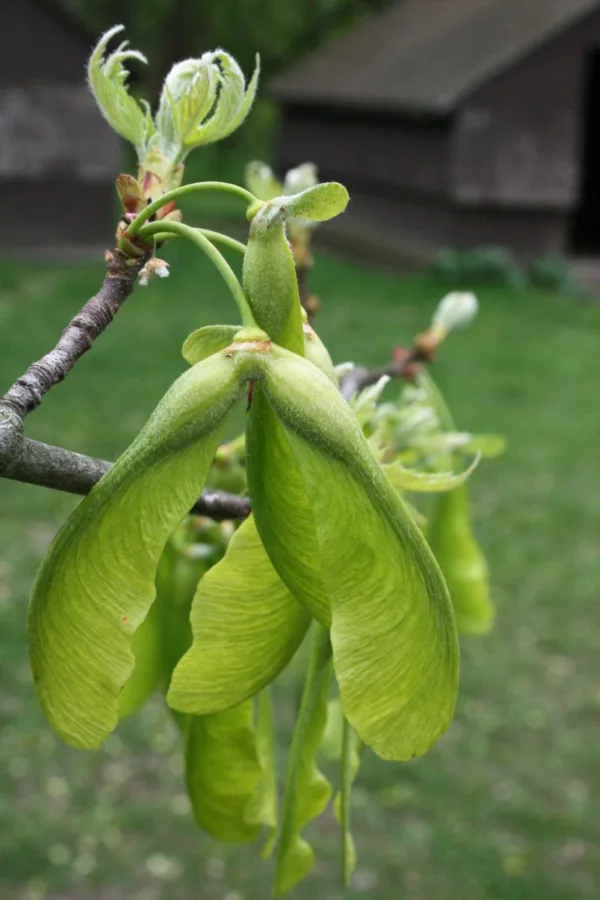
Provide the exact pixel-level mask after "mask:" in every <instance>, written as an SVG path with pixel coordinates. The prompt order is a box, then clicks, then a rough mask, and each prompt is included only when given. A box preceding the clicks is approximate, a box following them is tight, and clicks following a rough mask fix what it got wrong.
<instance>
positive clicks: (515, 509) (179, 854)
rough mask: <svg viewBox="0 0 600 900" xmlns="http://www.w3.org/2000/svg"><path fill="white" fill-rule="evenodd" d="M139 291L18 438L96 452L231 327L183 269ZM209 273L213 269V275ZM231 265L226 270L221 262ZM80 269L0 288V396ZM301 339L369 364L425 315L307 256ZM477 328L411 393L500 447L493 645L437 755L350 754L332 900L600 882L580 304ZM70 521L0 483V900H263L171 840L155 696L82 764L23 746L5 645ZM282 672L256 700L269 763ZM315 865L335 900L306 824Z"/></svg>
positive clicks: (218, 851) (207, 286)
mask: <svg viewBox="0 0 600 900" xmlns="http://www.w3.org/2000/svg"><path fill="white" fill-rule="evenodd" d="M167 253H168V257H169V259H170V261H171V265H172V276H171V278H170V279H169V280H168V281H167V282H164V283H162V282H161V283H160V284H156V285H152V287H151V288H150V289H148V290H147V291H145V292H143V291H139V292H137V293H136V294H135V296H134V297H133V298H132V299H131V300H130V301H128V303H127V304H126V305H125V306H124V308H123V309H122V311H121V312H120V313H119V315H118V318H117V321H116V322H115V323H114V325H113V326H111V328H110V329H109V330H108V331H107V332H106V334H105V335H103V336H102V338H101V339H100V340H99V341H98V342H97V343H96V345H95V346H94V348H93V350H92V352H91V353H89V354H88V355H87V356H86V357H85V358H84V359H83V360H82V361H81V362H80V363H78V365H77V368H76V370H75V371H74V372H73V373H72V374H71V375H70V376H69V378H68V379H67V380H66V381H65V382H64V383H63V384H62V385H59V386H57V387H56V388H55V389H54V390H53V391H52V392H51V393H50V394H49V395H48V397H47V398H46V399H45V400H44V403H43V404H42V407H41V408H40V410H39V411H37V412H36V413H34V414H33V415H32V416H31V417H30V419H29V420H28V422H27V432H28V434H29V435H30V436H32V437H38V438H42V439H44V440H47V441H49V442H59V443H61V444H63V445H65V446H67V447H70V448H72V449H74V450H79V451H82V452H87V453H91V454H94V455H98V456H103V457H106V458H114V457H115V456H116V455H117V454H118V453H120V452H121V451H122V450H123V449H124V448H125V447H126V445H127V443H128V442H129V441H130V440H131V438H132V437H133V436H134V435H135V433H136V432H137V430H138V429H139V428H140V426H141V425H142V424H143V422H144V421H145V419H146V417H147V416H148V414H149V412H150V410H151V409H152V408H153V406H154V405H155V403H156V402H157V401H158V399H159V397H160V396H161V394H162V393H163V392H164V390H165V389H166V388H167V386H168V385H169V383H170V382H171V381H172V380H173V378H174V377H176V376H177V374H178V373H179V372H181V371H183V368H184V363H183V361H182V359H181V357H180V354H179V349H180V346H181V344H182V342H183V339H184V338H185V336H186V335H187V334H188V333H189V332H190V331H191V330H192V329H193V328H197V327H199V326H200V325H203V324H208V323H211V322H227V321H235V318H234V317H235V310H234V307H233V304H232V301H231V300H230V299H229V297H228V295H227V293H226V290H225V289H224V287H223V285H222V284H221V283H220V281H219V278H218V275H216V273H215V272H213V271H212V270H211V268H210V267H209V265H208V264H207V263H206V262H205V261H204V260H203V259H202V258H201V257H200V256H199V255H198V254H197V253H194V252H193V250H189V249H188V248H185V247H178V246H175V247H173V248H171V249H169V250H168V251H167ZM232 262H234V260H232ZM235 263H236V265H237V264H238V261H237V260H235ZM101 275H102V270H101V266H100V265H98V266H78V267H74V268H70V269H64V268H60V267H50V266H38V265H23V264H17V263H15V264H10V263H3V264H2V266H0V379H1V383H2V384H3V385H5V386H7V385H8V384H9V383H10V382H11V381H12V380H13V379H14V378H15V377H16V376H17V375H18V374H20V373H21V372H22V370H23V369H24V368H25V366H26V365H27V364H28V363H29V362H30V361H31V360H32V359H34V358H37V356H39V355H40V354H41V353H43V352H44V351H45V350H46V349H47V348H48V347H49V345H50V344H51V343H52V342H53V341H54V340H55V338H56V337H57V336H58V334H59V332H60V330H61V329H62V327H63V326H64V324H65V323H66V321H67V320H68V319H69V318H70V316H72V315H73V314H74V312H75V311H76V310H77V309H78V308H79V306H80V305H81V303H82V302H83V300H84V299H85V298H87V297H88V296H89V295H90V294H91V293H93V291H94V290H95V288H96V286H97V284H98V281H99V279H100V278H101ZM313 288H314V290H315V291H316V293H318V294H320V296H321V298H322V301H323V308H322V311H321V312H320V313H319V317H318V321H317V327H318V330H319V332H320V334H321V336H322V337H323V338H324V340H325V341H326V342H327V343H328V345H329V346H330V349H331V350H332V353H333V355H334V358H335V359H336V361H343V360H346V359H356V360H358V361H360V362H361V363H363V364H378V363H382V362H384V361H385V360H386V359H387V358H388V357H389V353H390V349H391V347H392V346H393V345H394V344H401V343H406V342H409V341H410V339H411V337H412V335H413V334H414V333H415V332H416V331H418V330H422V329H423V327H424V326H426V324H427V323H428V321H429V317H430V315H431V312H432V310H433V308H434V306H435V304H436V302H437V300H438V299H439V297H440V294H441V293H442V288H441V287H440V286H439V285H438V284H437V283H436V282H435V281H434V280H433V279H431V278H429V277H425V276H412V277H408V278H399V277H396V276H393V275H389V274H386V273H382V272H376V271H370V270H368V269H366V268H362V267H359V266H357V265H354V264H351V263H348V262H344V261H340V260H338V259H335V258H333V257H329V256H319V257H318V259H317V266H316V269H315V272H314V277H313ZM479 297H480V301H481V313H480V315H479V317H478V319H477V320H476V321H475V323H474V324H473V325H472V326H471V327H470V328H469V329H468V330H466V331H464V332H461V333H458V334H457V335H456V336H453V337H452V339H451V340H450V341H449V342H448V345H447V346H446V347H444V348H443V351H442V352H441V353H440V358H439V361H437V362H436V363H435V366H434V373H435V375H436V377H437V379H438V381H439V383H440V384H441V385H442V386H443V387H444V389H445V392H446V394H447V396H448V398H449V400H450V402H451V404H452V406H453V410H454V412H455V415H456V419H457V421H458V424H459V426H460V427H461V428H465V429H470V430H487V431H498V432H502V433H504V434H506V435H507V437H508V441H509V448H508V452H507V454H506V455H505V456H504V457H503V458H501V459H500V460H497V461H493V462H489V463H487V464H484V465H482V466H481V467H480V469H479V470H478V471H477V472H476V474H475V475H474V477H473V482H472V496H473V500H474V504H475V509H476V513H477V527H478V533H479V537H480V540H481V543H482V544H483V546H484V547H485V550H486V552H487V554H488V556H489V559H490V563H491V567H492V576H493V589H494V596H495V600H496V603H497V606H498V622H497V627H496V629H495V631H494V632H493V633H492V634H491V635H490V636H489V637H487V638H483V639H470V640H465V641H464V642H463V671H462V685H461V697H460V703H459V708H458V713H457V716H456V721H455V723H454V725H453V727H452V729H451V731H450V732H449V734H448V735H447V736H446V737H445V738H444V739H443V740H442V741H441V742H440V743H439V744H438V745H437V746H436V747H435V748H434V749H433V750H432V751H431V752H430V753H429V754H428V755H427V756H426V757H425V758H423V759H421V760H417V761H414V762H413V763H411V764H408V765H393V764H390V763H384V762H382V761H380V760H377V759H376V758H375V757H373V756H371V755H367V756H365V759H364V765H363V767H362V770H361V773H360V776H359V779H358V782H357V787H356V791H355V797H354V809H353V821H354V834H355V838H356V842H357V848H358V855H359V864H358V869H357V874H356V877H355V882H354V890H355V891H356V892H359V893H364V894H365V895H367V896H369V897H371V898H373V900H392V898H394V900H395V898H397V897H399V896H400V897H406V898H410V900H456V898H459V897H460V898H461V900H540V898H544V900H573V898H588V897H589V898H596V897H597V896H598V884H599V883H600V849H599V848H600V824H599V820H598V816H597V812H596V810H597V805H598V798H599V797H600V767H599V766H598V751H597V743H598V734H599V729H600V684H599V675H600V666H599V663H598V659H599V655H598V654H599V650H600V620H599V617H598V613H597V602H598V585H599V583H600V579H599V575H600V560H599V555H598V549H597V541H598V525H599V520H600V492H599V489H598V444H599V439H600V425H599V416H598V409H599V404H598V399H597V395H598V387H599V385H600V355H599V354H598V335H599V331H600V308H598V307H597V306H593V305H576V304H574V303H572V302H570V301H568V300H567V299H565V298H562V297H560V296H555V295H552V294H542V293H536V292H528V293H527V294H521V293H518V292H507V291H505V290H502V289H493V288H487V289H485V290H481V291H480V292H479ZM75 502H76V500H74V499H73V498H71V497H68V496H64V495H59V494H55V493H52V492H50V491H45V490H43V489H41V488H34V487H30V486H26V485H18V484H13V483H9V482H0V540H1V543H0V677H1V679H2V680H1V684H2V691H1V693H0V721H1V727H2V740H1V742H0V780H1V784H2V789H1V791H0V897H2V898H3V900H4V898H6V900H42V898H52V900H117V898H118V900H121V898H127V900H192V898H193V900H197V898H198V896H202V898H203V900H264V898H265V897H267V896H269V885H270V876H271V872H270V869H269V866H268V865H264V864H262V863H260V862H259V861H258V857H257V854H256V853H255V852H254V849H253V848H237V847H227V846H222V845H217V844H215V843H214V842H212V841H211V840H209V839H208V838H207V837H205V836H203V835H202V834H201V833H199V832H198V831H197V830H196V828H195V827H194V825H193V823H192V821H191V817H190V814H189V808H188V804H187V800H186V797H185V793H184V790H183V785H182V777H181V758H180V755H179V751H178V736H177V734H176V732H175V729H174V728H173V727H172V726H171V723H170V721H169V719H168V717H167V716H166V715H165V713H164V710H163V708H162V705H161V703H160V702H159V701H158V700H157V701H156V702H153V703H152V704H150V705H149V706H148V708H146V709H145V710H144V711H143V712H142V713H141V714H140V715H139V716H138V717H137V718H135V719H133V720H131V721H127V722H125V723H123V724H122V725H121V726H120V728H119V730H118V732H117V733H116V734H115V735H114V736H113V737H111V738H110V740H109V741H108V742H107V745H106V748H105V749H103V750H102V751H99V752H95V753H84V752H75V751H72V750H70V749H68V748H66V747H64V746H62V745H61V744H60V743H59V741H58V740H57V739H56V738H55V737H54V736H53V735H52V733H51V732H50V731H49V729H48V728H47V726H46V724H45V722H44V720H43V717H42V715H41V712H40V711H39V709H38V706H37V702H36V699H35V697H34V694H33V690H32V685H31V680H30V676H29V671H28V663H27V656H26V648H25V611H26V599H27V595H28V592H29V590H30V587H31V582H32V579H33V577H34V573H35V569H36V567H37V565H38V563H39V560H40V558H41V556H42V554H43V552H44V548H45V547H46V545H47V543H48V541H49V540H50V539H51V538H52V536H53V534H54V533H55V531H56V529H57V527H58V526H59V524H60V522H61V521H62V520H63V519H64V517H65V515H66V514H67V513H68V511H69V509H71V508H72V506H73V504H74V503H75ZM293 683H294V673H293V672H291V673H289V674H288V675H287V676H286V677H285V678H284V679H283V682H282V684H281V686H280V687H279V689H278V704H279V709H280V711H281V716H282V726H281V746H280V752H281V755H282V757H283V754H284V750H285V745H286V743H287V741H288V740H289V718H290V715H289V699H288V698H289V695H290V691H291V690H292V686H293ZM311 832H312V835H313V838H314V839H315V841H316V842H317V845H318V853H317V856H318V862H317V866H316V869H315V873H314V875H313V876H312V878H311V879H309V880H308V881H307V882H305V883H304V884H303V885H301V886H300V887H299V888H298V889H297V891H296V892H295V893H294V895H293V896H294V897H297V898H299V900H308V898H321V900H335V898H341V897H342V896H344V891H343V890H342V888H341V887H340V886H339V881H338V874H337V862H336V859H337V832H336V826H335V823H334V821H333V818H332V817H331V816H330V815H327V816H325V817H324V818H323V819H322V820H321V821H320V822H319V823H317V824H316V825H314V826H313V827H312V828H311Z"/></svg>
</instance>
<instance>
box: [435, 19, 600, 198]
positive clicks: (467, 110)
mask: <svg viewBox="0 0 600 900" xmlns="http://www.w3.org/2000/svg"><path fill="white" fill-rule="evenodd" d="M599 40H600V14H596V15H595V16H593V17H591V18H590V17H588V18H587V19H586V20H585V21H584V22H583V23H581V24H579V25H577V26H576V27H574V28H572V29H571V30H570V31H568V32H567V33H565V34H562V35H561V36H560V37H558V38H556V39H554V40H553V41H551V42H550V43H548V44H546V45H545V46H543V47H542V48H540V49H538V50H537V51H535V52H534V53H532V54H531V55H529V56H528V57H527V58H526V59H525V60H524V61H523V62H521V63H519V64H517V65H515V66H514V67H512V68H511V69H509V70H508V71H507V72H506V73H505V74H503V75H502V76H500V77H498V78H496V79H494V80H493V81H491V82H489V83H488V84H487V85H486V86H485V87H484V88H482V89H480V90H479V91H477V92H476V93H474V94H473V95H472V96H471V97H470V98H468V99H467V100H466V102H465V103H464V105H463V107H462V108H461V110H460V111H459V114H458V116H457V123H456V129H455V132H454V135H453V141H452V149H451V164H450V190H451V196H452V197H453V198H454V199H455V200H456V201H457V202H458V203H460V204H461V205H464V206H479V205H481V204H483V205H494V206H497V207H501V208H510V209H539V210H543V209H548V210H550V209H562V210H572V209H573V208H574V207H575V206H576V204H577V202H578V192H579V182H580V156H581V154H580V136H581V128H582V119H583V111H584V97H585V87H586V84H585V77H584V75H585V70H586V61H587V53H588V52H589V51H590V50H591V49H592V48H593V46H594V43H595V42H597V41H599Z"/></svg>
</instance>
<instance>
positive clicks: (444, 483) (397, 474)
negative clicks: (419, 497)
mask: <svg viewBox="0 0 600 900" xmlns="http://www.w3.org/2000/svg"><path fill="white" fill-rule="evenodd" d="M480 459H481V457H480V456H476V457H475V459H474V460H473V462H472V463H471V465H470V466H469V468H468V469H465V470H464V472H417V471H416V470H415V469H405V468H404V466H402V465H400V463H399V462H398V461H396V462H393V463H388V464H387V465H384V466H382V469H383V471H384V473H385V474H386V475H387V477H388V478H389V480H390V482H391V483H392V484H393V485H394V487H395V488H396V490H398V491H413V492H415V493H436V492H440V491H451V490H453V489H454V488H456V487H458V486H459V485H461V484H463V483H464V482H465V481H466V480H467V478H468V477H469V475H471V473H472V472H473V471H474V470H475V469H476V468H477V466H478V464H479V460H480Z"/></svg>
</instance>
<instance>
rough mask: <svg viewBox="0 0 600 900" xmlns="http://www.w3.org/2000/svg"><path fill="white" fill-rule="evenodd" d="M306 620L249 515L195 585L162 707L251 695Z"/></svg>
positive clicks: (200, 707)
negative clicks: (183, 648) (183, 645)
mask: <svg viewBox="0 0 600 900" xmlns="http://www.w3.org/2000/svg"><path fill="white" fill-rule="evenodd" d="M309 622H310V615H309V614H308V612H307V611H306V610H305V609H304V607H302V606H301V605H300V604H299V603H298V601H297V600H295V599H294V597H293V596H292V595H291V594H290V592H289V590H288V588H287V587H286V586H285V585H284V584H283V582H282V581H281V580H280V578H279V576H278V575H277V573H276V571H275V569H274V568H273V566H272V564H271V562H270V561H269V557H268V556H267V554H266V552H265V550H264V547H263V545H262V542H261V540H260V537H259V535H258V532H257V530H256V525H255V523H254V518H253V516H250V517H249V518H248V519H246V520H245V521H244V522H243V523H242V525H241V526H240V527H239V528H238V530H237V531H236V533H235V534H234V535H233V537H232V539H231V541H230V543H229V547H228V548H227V552H226V554H225V556H224V557H223V559H222V560H221V561H220V562H218V563H217V564H216V566H213V568H212V569H210V570H209V571H208V572H207V573H206V575H205V576H204V578H203V579H202V580H201V581H200V583H199V585H198V591H197V593H196V596H195V598H194V602H193V605H192V613H191V623H192V631H193V635H194V641H193V644H192V646H191V648H190V650H189V651H188V652H187V653H186V655H185V656H184V657H183V659H182V660H181V661H180V663H179V665H178V666H177V668H176V669H175V672H174V673H173V679H172V682H171V688H170V690H169V694H168V703H169V705H170V706H171V707H173V708H174V709H176V710H178V711H180V712H187V713H195V714H206V713H213V712H217V711H219V710H223V709H228V708H229V707H232V706H235V705H237V704H239V703H241V702H242V701H243V700H245V699H247V698H248V697H252V696H254V695H255V694H257V693H258V691H260V690H261V689H262V688H263V687H265V686H266V685H267V684H269V683H270V682H271V681H272V680H273V679H274V678H275V677H276V676H277V675H278V674H279V672H280V671H281V670H282V669H283V668H284V666H286V665H287V663H288V662H289V661H290V659H291V658H292V656H293V655H294V653H295V652H296V650H297V649H298V647H299V645H300V643H301V642H302V639H303V638H304V635H305V634H306V630H307V628H308V625H309Z"/></svg>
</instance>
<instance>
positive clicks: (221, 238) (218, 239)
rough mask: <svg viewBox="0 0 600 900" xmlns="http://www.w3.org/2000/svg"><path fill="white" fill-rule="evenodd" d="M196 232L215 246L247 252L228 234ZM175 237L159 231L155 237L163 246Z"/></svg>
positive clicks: (202, 230) (206, 229) (244, 246)
mask: <svg viewBox="0 0 600 900" xmlns="http://www.w3.org/2000/svg"><path fill="white" fill-rule="evenodd" d="M153 224H155V223H153ZM147 227H148V226H147V225H144V229H146V228H147ZM194 230H195V231H199V232H200V234H203V235H204V237H206V238H208V239H209V241H212V242H213V244H223V246H224V247H229V248H230V249H231V250H237V251H238V253H242V254H243V253H245V252H246V245H245V244H242V242H241V241H236V239H235V238H232V237H230V235H228V234H222V233H221V232H220V231H211V230H210V228H195V229H194ZM175 237H178V235H176V234H167V233H166V232H163V231H159V232H158V234H155V235H154V240H155V241H156V243H157V244H162V243H163V242H164V241H170V240H172V239H173V238H175Z"/></svg>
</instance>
